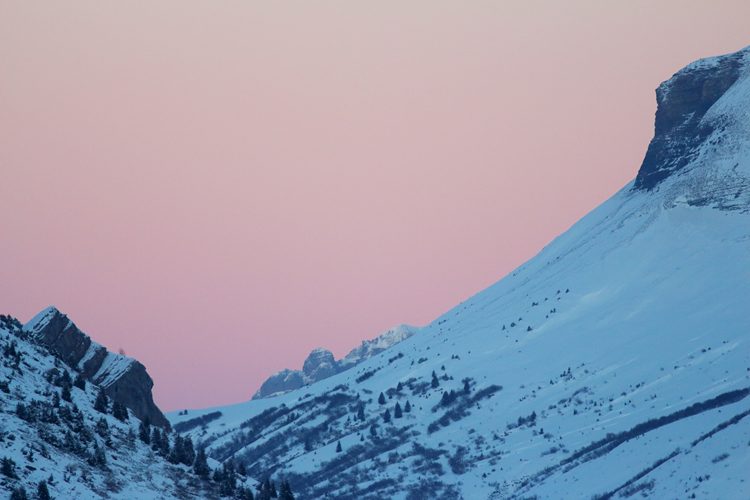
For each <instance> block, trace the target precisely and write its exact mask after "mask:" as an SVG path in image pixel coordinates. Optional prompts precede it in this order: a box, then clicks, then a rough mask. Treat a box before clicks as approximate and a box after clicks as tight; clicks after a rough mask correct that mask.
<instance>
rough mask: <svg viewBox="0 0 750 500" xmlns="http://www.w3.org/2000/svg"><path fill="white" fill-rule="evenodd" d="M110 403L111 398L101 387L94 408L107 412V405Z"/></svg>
mask: <svg viewBox="0 0 750 500" xmlns="http://www.w3.org/2000/svg"><path fill="white" fill-rule="evenodd" d="M108 405H109V398H107V395H106V394H105V393H104V389H102V388H101V387H100V388H99V394H97V395H96V401H94V409H95V410H96V411H98V412H99V413H107V406H108Z"/></svg>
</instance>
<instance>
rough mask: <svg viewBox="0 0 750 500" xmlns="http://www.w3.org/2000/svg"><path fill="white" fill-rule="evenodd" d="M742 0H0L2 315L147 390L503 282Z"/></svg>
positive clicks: (598, 183)
mask: <svg viewBox="0 0 750 500" xmlns="http://www.w3.org/2000/svg"><path fill="white" fill-rule="evenodd" d="M748 19H750V2H747V1H746V0H742V1H735V2H703V1H701V2H697V1H684V0H680V1H669V2H667V1H663V2H652V1H631V0H629V1H618V2H602V1H599V0H597V1H589V2H580V1H578V2H573V1H567V2H557V1H555V2H533V1H519V2H510V1H507V2H494V1H493V2H465V1H461V2H442V1H435V0H429V1H419V2H417V1H393V2H391V1H381V0H379V1H372V2H351V1H340V2H275V1H274V2H246V1H223V2H209V1H179V2H176V1H174V2H173V1H160V2H152V1H140V2H139V1H127V2H100V1H77V2H47V1H44V2H36V1H30V0H23V1H4V2H2V3H0V180H1V181H2V185H1V186H0V189H1V191H0V234H1V235H2V236H0V313H5V314H11V315H13V316H15V317H17V318H19V319H20V320H21V321H23V322H26V321H28V320H29V319H30V318H31V317H33V316H34V315H35V314H36V313H37V312H39V311H40V310H41V309H43V308H45V307H47V306H49V305H55V306H57V307H58V308H59V309H60V310H62V311H63V312H65V313H67V314H68V315H69V316H70V317H71V318H72V319H73V320H74V321H75V322H76V323H77V325H78V326H79V327H80V328H81V329H82V330H83V331H85V332H86V333H88V334H90V335H91V336H92V338H93V339H94V340H96V341H98V342H100V343H102V344H104V345H105V346H107V347H108V348H110V349H111V350H115V351H116V350H117V349H118V348H120V347H122V348H123V349H125V350H126V352H127V354H128V355H129V356H132V357H135V358H137V359H138V360H140V361H141V362H142V363H144V364H145V365H146V367H147V369H148V371H149V373H150V374H151V376H152V377H153V378H154V381H155V384H156V385H155V387H154V394H155V399H156V402H157V404H159V405H160V407H161V408H162V409H163V410H165V411H169V410H175V409H182V408H195V407H206V406H215V405H221V404H229V403H235V402H240V401H244V400H247V399H249V398H250V397H251V396H252V394H253V393H254V392H255V391H256V390H257V389H258V387H259V386H260V384H261V383H262V382H263V381H264V380H265V379H266V378H267V377H268V375H270V374H271V373H273V372H275V371H277V370H280V369H282V368H285V367H289V368H301V366H302V362H303V360H304V359H305V358H306V357H307V355H308V353H309V352H310V351H311V350H312V349H313V348H316V347H319V346H323V347H326V348H328V349H331V350H332V351H333V352H334V354H335V355H336V357H337V358H338V357H341V356H343V355H345V354H346V353H347V352H348V351H349V350H350V349H351V348H353V347H355V346H356V345H358V344H359V342H360V341H361V340H363V339H369V338H373V337H375V336H377V335H378V334H380V333H381V332H383V331H385V330H387V329H388V328H390V327H393V326H395V325H397V324H400V323H409V324H413V325H425V324H427V323H429V322H430V321H432V320H433V319H435V318H436V317H437V316H439V315H440V314H442V313H443V312H445V311H446V310H448V309H450V308H451V307H453V306H454V305H456V304H458V303H459V302H461V301H463V300H466V299H467V298H468V297H470V296H471V295H473V294H474V293H477V292H479V291H480V290H481V289H483V288H485V287H487V286H488V285H490V284H492V283H494V282H495V281H497V280H499V279H500V278H502V277H503V276H504V275H506V274H507V273H508V272H509V271H511V270H512V269H513V268H515V267H516V266H518V265H519V264H521V263H522V262H524V261H525V260H527V259H528V258H530V257H532V256H533V255H534V254H535V253H537V252H538V251H539V250H540V249H541V248H542V247H543V246H544V245H545V244H547V243H548V242H549V241H551V239H552V238H554V237H555V236H557V235H558V234H560V233H561V232H563V231H565V230H566V229H567V228H568V227H570V226H571V225H572V224H573V223H574V222H575V221H577V220H578V219H579V218H581V217H582V216H583V215H585V214H586V213H587V212H589V211H590V210H591V209H593V208H594V207H596V206H597V205H599V204H600V203H601V202H603V201H604V200H605V199H607V198H608V197H609V196H611V195H612V194H614V193H615V192H616V191H617V190H618V189H620V188H621V187H622V186H624V185H625V184H626V183H627V182H628V181H630V180H631V179H632V178H633V177H635V174H636V172H637V170H638V167H639V166H640V163H641V161H642V159H643V156H644V154H645V151H646V147H647V145H648V141H649V140H650V138H651V136H652V133H653V117H654V112H655V109H656V103H655V94H654V89H655V88H656V87H657V86H658V84H659V83H660V82H661V81H663V80H665V79H667V78H669V77H670V76H671V75H672V74H673V73H674V72H676V71H677V70H679V69H680V68H681V67H682V66H684V65H685V64H687V63H689V62H691V61H693V60H695V59H698V58H701V57H707V56H713V55H719V54H723V53H728V52H733V51H736V50H739V49H741V48H742V47H745V46H747V45H748V44H750V29H748Z"/></svg>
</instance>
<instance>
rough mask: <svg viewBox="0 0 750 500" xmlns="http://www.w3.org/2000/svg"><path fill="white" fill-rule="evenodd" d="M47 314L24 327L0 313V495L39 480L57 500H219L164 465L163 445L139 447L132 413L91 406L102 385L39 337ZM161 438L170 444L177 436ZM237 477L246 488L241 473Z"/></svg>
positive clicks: (108, 370)
mask: <svg viewBox="0 0 750 500" xmlns="http://www.w3.org/2000/svg"><path fill="white" fill-rule="evenodd" d="M49 311H51V309H50V310H48V311H47V312H49ZM45 317H48V315H45V311H43V312H42V314H40V315H38V316H37V317H36V318H35V320H32V322H30V323H27V325H25V327H24V325H21V323H20V322H18V321H17V320H15V319H13V318H11V317H8V316H0V497H1V498H10V497H11V494H14V495H19V493H18V491H19V490H21V489H23V490H24V491H25V492H26V494H27V496H28V498H38V497H37V491H38V488H39V484H40V482H44V483H45V485H46V488H47V490H48V492H49V493H50V495H51V497H52V498H57V499H92V500H93V499H101V498H111V499H122V500H131V499H136V498H137V499H139V500H140V499H143V500H149V499H153V500H157V499H160V500H161V499H164V500H168V499H181V500H186V499H191V498H218V497H219V495H218V490H219V486H218V485H217V484H213V483H211V482H210V481H203V480H201V479H199V477H198V476H196V475H195V474H194V473H193V470H192V468H191V467H189V466H186V465H182V464H173V463H169V462H168V460H167V456H168V455H169V453H170V451H169V449H168V448H167V446H162V448H160V450H154V449H153V448H152V446H150V445H147V444H144V443H143V442H142V441H141V440H140V439H139V437H138V436H139V432H140V428H141V425H142V424H141V422H140V421H139V420H138V419H137V418H135V416H134V415H133V413H132V412H128V410H124V411H125V412H126V414H125V415H123V416H122V418H121V419H118V418H116V416H115V412H114V411H113V410H114V408H113V404H112V402H111V401H110V402H108V403H105V404H104V405H102V406H100V407H99V410H97V409H96V400H97V395H98V394H99V392H100V388H101V389H102V390H103V389H104V388H105V385H103V384H100V385H99V386H97V385H95V384H92V383H90V382H86V381H85V377H83V372H82V370H81V367H79V366H69V365H67V364H66V363H64V362H63V361H61V359H60V357H59V353H58V354H57V356H56V355H55V354H53V353H52V351H51V350H50V348H49V347H48V346H46V345H44V344H42V343H40V342H39V341H38V338H37V337H36V336H35V332H36V331H35V329H34V326H35V325H37V324H42V323H43V322H44V321H43V320H44V318H45ZM64 334H65V333H63V335H64ZM92 344H93V343H92ZM97 345H98V344H97ZM123 359H124V360H128V359H129V358H124V357H123V356H117V355H112V354H111V353H110V355H109V356H108V357H107V360H108V361H107V362H106V363H105V364H104V365H103V366H102V368H101V370H100V371H101V372H102V377H96V378H95V379H96V380H101V381H103V382H104V383H106V380H107V377H106V376H105V375H106V374H110V375H113V374H114V373H115V372H116V371H117V367H118V366H121V365H122V364H123V363H127V361H122V360H123ZM130 361H133V362H134V360H130ZM74 382H75V383H74ZM123 408H124V407H123ZM147 434H148V435H149V436H153V435H154V434H150V433H148V432H147ZM163 435H165V436H167V439H168V440H169V443H170V445H171V446H172V448H174V442H175V434H170V433H168V432H164V434H163ZM216 465H217V464H215V463H214V467H216ZM237 480H238V483H237V484H238V485H240V486H242V485H243V484H245V483H247V484H248V485H249V483H248V479H247V478H245V477H238V478H237ZM11 492H13V493H11ZM13 498H26V497H25V496H24V497H22V496H14V497H13Z"/></svg>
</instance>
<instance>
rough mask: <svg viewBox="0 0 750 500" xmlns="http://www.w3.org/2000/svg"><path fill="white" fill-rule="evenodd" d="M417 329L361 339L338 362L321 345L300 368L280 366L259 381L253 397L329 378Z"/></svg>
mask: <svg viewBox="0 0 750 500" xmlns="http://www.w3.org/2000/svg"><path fill="white" fill-rule="evenodd" d="M419 330H421V327H417V326H409V325H399V326H397V327H395V328H391V329H390V330H388V331H387V332H385V333H383V334H381V335H380V336H378V337H377V338H374V339H372V340H363V341H362V344H361V345H359V346H358V347H355V348H354V349H352V350H351V351H350V352H349V354H347V355H346V356H345V357H344V358H343V359H340V360H338V361H336V360H335V359H334V357H333V353H332V352H331V351H329V350H327V349H323V348H322V347H319V348H317V349H313V351H312V352H311V353H310V355H309V356H308V357H307V359H306V360H305V363H304V364H303V366H302V370H289V369H284V370H281V371H280V372H277V373H274V374H273V375H271V376H270V377H269V378H268V380H266V381H265V382H263V385H261V387H260V389H258V392H256V393H255V395H254V396H253V399H261V398H265V397H268V396H276V395H278V394H283V393H285V392H289V391H293V390H295V389H299V388H300V387H302V386H304V385H309V384H314V383H315V382H319V381H321V380H324V379H326V378H328V377H332V376H333V375H336V374H337V373H341V372H343V371H346V370H348V369H350V368H353V367H354V366H356V365H358V364H359V363H361V362H362V361H365V360H367V359H370V358H371V357H373V356H375V355H377V354H380V353H381V352H383V351H385V350H386V349H388V348H389V347H392V346H394V345H396V344H398V343H399V342H401V341H402V340H405V339H408V338H409V337H411V336H412V335H414V334H415V333H417V332H418V331H419Z"/></svg>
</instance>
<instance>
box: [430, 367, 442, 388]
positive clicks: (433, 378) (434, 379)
mask: <svg viewBox="0 0 750 500" xmlns="http://www.w3.org/2000/svg"><path fill="white" fill-rule="evenodd" d="M439 385H440V381H439V380H438V378H437V374H436V373H435V371H433V372H432V388H433V389H434V388H435V387H437V386H439Z"/></svg>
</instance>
